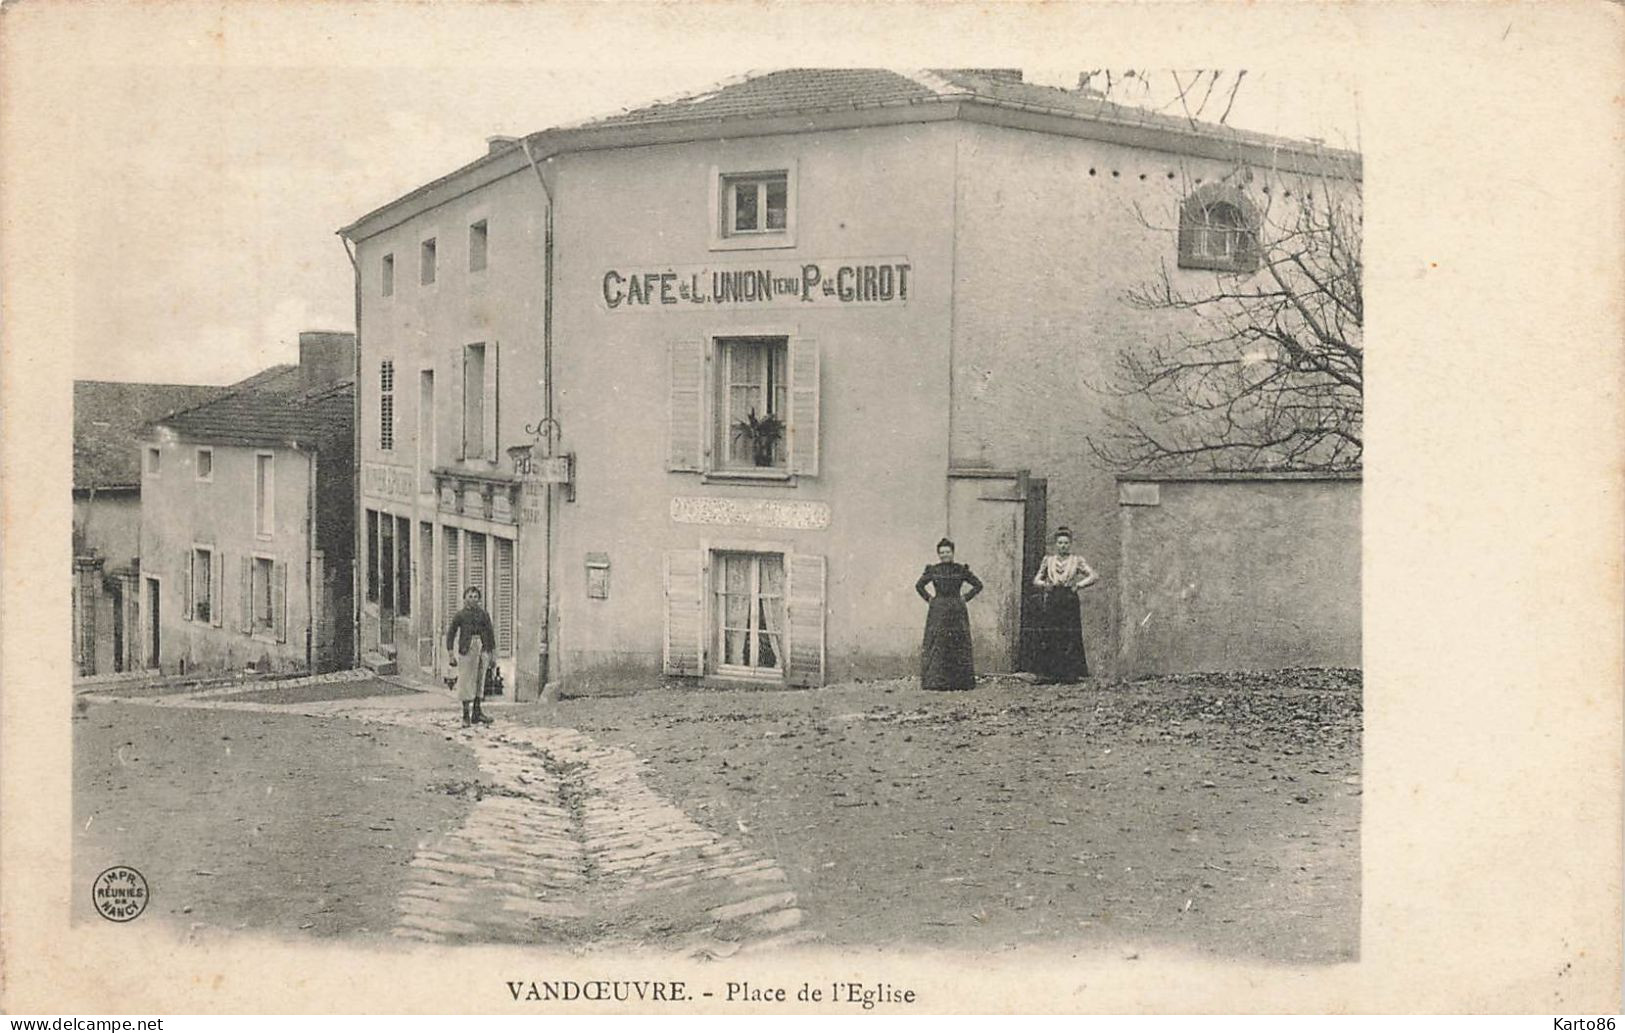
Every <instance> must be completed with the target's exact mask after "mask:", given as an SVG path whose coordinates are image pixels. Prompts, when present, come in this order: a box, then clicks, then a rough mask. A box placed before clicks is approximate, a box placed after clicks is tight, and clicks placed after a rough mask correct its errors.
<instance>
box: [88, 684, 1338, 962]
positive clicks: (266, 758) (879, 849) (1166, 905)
mask: <svg viewBox="0 0 1625 1033" xmlns="http://www.w3.org/2000/svg"><path fill="white" fill-rule="evenodd" d="M402 693H404V694H407V695H411V693H410V692H409V690H403V689H398V688H396V687H394V686H390V685H387V684H385V683H382V682H376V681H367V682H357V683H341V684H334V685H328V686H303V687H300V686H295V687H283V688H264V689H257V688H252V687H248V689H247V691H246V692H245V693H244V694H241V695H235V696H233V699H234V700H236V701H242V700H245V699H252V700H256V701H260V702H269V703H276V702H281V703H291V704H298V703H302V702H305V701H307V700H308V699H315V698H332V699H339V698H349V697H351V696H354V695H358V694H359V695H375V696H376V695H382V696H390V695H395V694H402ZM406 702H408V703H409V702H411V701H409V700H408V701H406ZM80 704H81V705H80V706H79V707H78V708H76V718H75V724H74V728H75V757H74V764H75V800H76V807H75V810H76V818H75V821H76V824H75V836H76V841H75V859H74V868H75V870H74V884H75V886H79V887H85V888H86V892H84V893H81V894H79V895H77V896H76V898H75V905H74V906H75V917H76V918H77V919H79V920H84V921H99V920H100V919H97V918H94V917H91V916H92V911H91V908H90V902H89V895H88V887H89V886H90V885H91V882H92V880H93V879H94V877H95V875H96V873H97V872H99V871H101V870H102V869H104V868H107V867H110V866H112V865H116V864H124V865H132V866H134V867H135V868H137V869H139V870H140V871H141V872H142V873H143V874H144V875H145V876H146V877H147V880H148V882H149V884H150V886H151V888H152V894H153V896H152V904H151V907H150V909H149V914H150V917H148V918H146V919H144V920H153V919H156V920H159V921H169V922H174V923H177V924H178V925H179V926H180V927H181V928H188V929H193V930H200V931H209V930H225V931H229V930H233V929H244V928H252V929H255V930H259V931H266V932H283V933H288V934H294V935H311V936H358V937H362V938H367V937H372V936H381V935H384V934H385V933H387V931H388V930H389V928H390V927H391V925H392V922H393V907H394V902H395V898H396V896H397V894H398V892H399V890H400V889H401V888H402V887H403V886H404V885H405V881H406V880H405V875H406V862H407V861H408V860H409V859H410V858H411V856H412V853H413V850H414V849H415V848H416V847H417V846H418V845H419V844H420V843H424V842H428V841H430V840H432V839H433V838H434V837H436V836H438V835H439V834H441V833H443V832H446V831H449V830H451V829H453V828H456V827H457V826H458V825H460V824H461V823H462V821H463V820H464V819H465V817H466V816H467V814H468V813H469V808H470V807H471V805H472V802H473V801H472V799H470V797H469V796H468V795H459V794H458V793H456V792H454V790H456V789H457V787H459V786H461V787H467V786H469V785H476V784H478V782H479V779H480V773H479V771H478V770H477V768H476V765H475V763H474V760H473V754H472V751H471V750H470V749H469V748H468V746H467V745H466V744H465V740H466V739H467V738H468V737H469V736H471V735H480V734H484V733H481V732H478V731H474V732H467V731H462V730H459V729H456V728H455V722H456V713H455V709H454V708H453V707H452V706H451V704H450V703H449V701H448V703H447V706H446V708H445V728H444V729H443V730H438V731H433V732H424V731H419V730H413V729H411V728H408V727H400V726H390V725H386V724H373V723H367V724H363V723H360V722H356V721H351V720H346V719H344V718H341V717H323V718H315V717H302V716H298V715H295V714H291V713H271V712H260V711H237V710H229V709H218V708H216V709H196V708H191V707H185V706H167V707H154V706H145V705H132V704H111V703H96V702H89V701H86V700H81V701H80ZM492 709H493V711H494V712H495V714H496V716H497V720H498V722H499V723H503V722H522V723H534V724H538V725H550V726H563V727H573V728H577V729H579V730H580V731H582V732H584V733H586V734H587V735H589V736H591V737H592V738H594V739H596V740H598V741H599V742H601V743H603V744H605V745H618V746H624V747H627V748H629V749H631V750H632V751H633V752H634V753H636V754H637V755H638V756H640V757H642V758H644V759H645V760H646V761H647V771H646V778H647V780H648V781H649V783H650V784H651V786H652V788H654V789H655V790H656V791H657V792H658V793H660V794H661V795H663V796H664V797H666V798H667V799H669V800H670V801H672V802H673V803H676V804H677V805H679V806H680V807H682V808H683V809H684V810H685V811H686V812H687V813H688V814H689V815H690V816H691V817H692V818H693V819H694V820H695V821H697V822H699V823H701V824H702V825H705V826H708V827H709V828H711V829H712V830H713V831H715V832H717V833H719V834H721V835H723V836H726V837H728V838H729V839H730V840H733V841H735V842H738V843H740V844H742V845H743V846H744V847H746V848H748V849H750V850H752V851H755V852H758V853H760V854H763V855H766V856H767V857H769V858H772V859H774V860H776V861H777V863H778V864H779V865H781V866H782V868H783V870H784V872H785V873H786V875H787V876H788V878H789V882H790V888H792V889H793V890H794V891H795V893H796V895H797V899H798V906H799V907H800V908H802V909H804V910H805V912H806V915H807V924H808V927H809V928H811V929H814V930H815V931H816V932H817V933H819V934H820V935H821V936H822V938H823V940H824V942H826V943H828V944H831V945H836V946H846V947H851V948H888V947H907V946H932V947H946V948H960V949H969V950H976V951H990V950H993V951H996V950H1000V949H1003V948H1007V947H1016V946H1021V945H1025V944H1035V943H1037V944H1045V945H1055V946H1060V947H1068V946H1071V947H1076V948H1077V949H1093V948H1100V947H1111V948H1120V949H1122V950H1123V951H1124V952H1125V954H1132V953H1133V952H1134V951H1135V950H1137V949H1139V948H1142V947H1143V948H1151V947H1172V948H1177V949H1185V950H1195V951H1197V952H1206V953H1211V954H1213V955H1214V956H1216V957H1219V958H1222V959H1225V960H1239V959H1247V958H1251V959H1256V960H1268V961H1286V962H1333V961H1344V960H1352V959H1354V958H1355V957H1356V956H1357V951H1358V945H1359V912H1360V881H1359V873H1360V854H1359V828H1360V825H1359V822H1360V791H1361V789H1360V777H1359V776H1360V722H1361V689H1360V678H1359V674H1358V672H1341V671H1296V672H1280V673H1274V674H1252V675H1245V674H1244V675H1206V676H1182V677H1176V678H1165V679H1158V680H1152V681H1145V682H1138V683H1134V684H1131V685H1116V686H1085V687H1058V686H1038V685H1032V684H1028V683H1026V682H1022V681H1019V680H1014V679H984V680H983V681H982V682H981V683H980V684H979V685H978V687H977V689H976V690H975V691H972V692H963V693H936V692H923V691H921V690H920V689H919V688H918V687H917V685H916V684H914V683H912V682H909V681H888V682H871V683H861V684H853V685H842V686H831V687H827V688H823V689H817V690H802V691H763V690H736V691H726V690H709V689H693V688H685V689H656V690H650V691H645V692H641V693H638V694H634V695H625V696H619V697H615V698H591V699H586V698H582V699H565V700H562V701H560V702H557V703H549V704H541V705H528V704H527V705H513V706H509V705H497V706H494V707H493V708H492ZM499 729H500V725H499ZM602 932H603V930H601V929H600V933H602Z"/></svg>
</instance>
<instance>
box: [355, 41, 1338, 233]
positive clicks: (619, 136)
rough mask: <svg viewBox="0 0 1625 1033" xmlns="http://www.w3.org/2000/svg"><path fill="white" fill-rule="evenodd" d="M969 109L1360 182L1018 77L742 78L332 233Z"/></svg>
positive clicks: (481, 165)
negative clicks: (693, 158)
mask: <svg viewBox="0 0 1625 1033" xmlns="http://www.w3.org/2000/svg"><path fill="white" fill-rule="evenodd" d="M971 112H979V113H980V114H979V117H980V118H982V119H984V120H989V121H1000V122H1004V123H1006V124H1015V125H1019V127H1020V128H1023V129H1029V130H1035V131H1040V132H1053V133H1062V134H1065V135H1074V134H1076V135H1091V134H1100V138H1102V139H1111V140H1123V139H1128V138H1132V139H1133V141H1134V142H1133V143H1132V144H1131V145H1132V146H1154V147H1158V148H1161V149H1164V150H1170V151H1175V152H1188V153H1191V154H1198V155H1204V156H1206V157H1224V158H1227V159H1228V158H1236V159H1237V160H1246V161H1260V160H1269V161H1272V162H1277V163H1279V164H1280V166H1281V167H1282V168H1285V169H1287V170H1289V171H1304V170H1310V171H1314V172H1316V173H1319V172H1322V171H1329V172H1332V174H1334V175H1339V176H1347V177H1350V178H1355V179H1358V178H1359V177H1360V175H1361V163H1360V157H1359V155H1358V154H1355V153H1353V152H1350V151H1344V150H1339V149H1337V148H1332V147H1327V146H1325V145H1323V144H1321V143H1320V142H1318V141H1304V140H1296V139H1292V138H1290V137H1284V136H1272V135H1270V134H1267V133H1256V132H1250V131H1246V130H1239V129H1232V128H1230V127H1229V126H1225V125H1218V124H1215V123H1211V122H1202V121H1199V120H1195V119H1191V118H1185V117H1182V116H1180V115H1170V114H1164V113H1159V112H1155V111H1150V110H1147V109H1144V108H1137V107H1132V106H1129V105H1125V104H1118V103H1114V102H1112V101H1109V100H1107V99H1106V98H1105V96H1104V95H1102V94H1101V93H1100V92H1099V91H1096V90H1089V89H1063V88H1061V87H1058V86H1045V85H1038V84H1034V83H1026V82H1022V81H1021V75H1020V73H1019V72H1018V71H1016V70H1015V69H994V68H970V69H966V68H960V69H938V70H925V71H893V70H889V69H883V68H787V69H780V70H777V71H769V72H762V73H752V74H748V75H743V76H739V77H736V78H734V79H730V80H726V81H724V82H721V83H718V84H717V85H715V86H713V87H711V88H709V89H705V90H701V91H699V92H695V93H689V94H686V95H684V96H680V97H674V98H670V99H667V100H661V101H656V102H654V103H651V104H647V105H643V106H641V107H637V108H632V109H629V110H625V111H620V112H617V113H615V114H611V115H606V116H604V117H601V118H595V119H590V120H587V121H584V122H577V123H573V124H569V125H562V126H555V127H552V128H549V129H545V130H542V131H541V132H537V133H531V134H529V135H527V136H526V137H525V138H524V139H523V140H520V139H518V138H511V137H493V138H492V140H491V146H490V149H489V150H488V151H487V153H486V154H483V155H481V156H480V157H478V158H476V159H475V160H474V161H472V162H469V163H468V164H466V165H464V166H462V167H461V168H458V169H455V170H453V171H451V172H448V173H447V174H446V175H444V176H441V177H439V178H438V179H435V180H431V181H430V182H428V183H425V184H423V185H421V186H419V187H417V188H416V189H414V190H411V191H409V192H408V193H406V194H403V195H402V196H400V197H398V198H396V199H395V200H393V201H390V202H389V203H387V204H384V205H382V206H381V207H379V208H376V209H374V210H372V211H370V212H368V213H367V214H365V215H363V216H361V217H360V218H359V219H357V220H355V221H354V222H352V223H351V224H349V225H348V226H345V227H344V228H342V229H341V230H340V231H339V232H340V233H342V234H344V235H345V236H347V237H349V238H350V239H352V240H360V239H365V238H366V237H368V236H371V235H372V234H374V233H377V232H380V231H381V230H383V229H387V228H388V227H389V226H392V225H396V224H397V223H398V222H399V221H400V220H401V219H404V218H408V217H410V213H411V212H414V211H419V210H422V209H424V208H428V207H433V206H434V205H436V204H440V203H443V202H444V201H445V200H447V199H449V198H450V197H454V196H457V195H458V194H459V193H460V192H461V191H462V189H464V188H465V187H466V183H467V178H466V177H469V176H470V175H471V174H472V175H473V176H475V177H481V176H484V177H488V178H487V179H486V181H489V179H490V178H496V177H497V176H500V175H504V174H506V173H507V172H511V171H515V170H516V169H517V168H522V167H523V163H524V162H526V161H528V160H531V159H536V160H541V159H545V158H547V157H550V156H552V155H554V154H563V153H570V152H574V151H589V150H595V149H599V148H607V147H624V146H637V145H639V144H642V143H669V142H673V141H675V140H681V139H703V138H713V137H724V136H727V135H729V132H730V131H731V129H732V127H733V125H734V124H736V123H737V124H739V126H740V129H741V131H744V130H745V129H746V127H747V126H748V125H749V124H750V123H753V122H759V123H762V124H767V123H773V122H776V123H777V124H776V125H775V126H774V128H773V131H774V132H797V131H813V130H817V129H821V128H829V127H831V126H835V127H840V128H848V127H851V126H854V125H869V124H879V123H881V122H890V121H909V120H912V119H915V118H918V119H919V120H921V121H926V120H932V119H936V118H944V117H965V116H966V115H967V114H969V113H971ZM1069 123H1070V125H1069ZM391 220H393V221H391Z"/></svg>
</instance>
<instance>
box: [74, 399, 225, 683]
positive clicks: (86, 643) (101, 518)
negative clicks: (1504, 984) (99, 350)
mask: <svg viewBox="0 0 1625 1033" xmlns="http://www.w3.org/2000/svg"><path fill="white" fill-rule="evenodd" d="M224 390H226V389H225V388H223V387H218V386H215V387H210V386H205V385H201V384H129V383H120V382H116V381H109V380H76V381H74V384H73V569H74V577H73V658H74V670H75V672H76V673H77V674H78V675H80V676H87V675H94V674H112V673H116V672H120V671H131V670H137V669H139V668H140V666H141V655H140V642H139V628H140V624H139V616H138V613H139V611H138V609H137V602H138V599H137V596H138V594H139V593H138V588H139V578H140V562H139V555H140V551H141V457H140V455H139V454H138V453H137V452H136V451H135V450H134V449H133V448H131V447H130V443H131V442H132V441H134V440H135V439H136V438H137V437H138V436H139V435H140V434H141V431H142V429H143V428H144V427H145V426H146V424H148V423H150V422H151V421H153V420H155V419H158V418H159V417H161V416H163V415H164V414H165V413H168V412H171V411H173V410H175V409H184V408H187V407H188V406H192V405H196V404H198V403H200V402H203V401H207V400H208V399H210V398H213V397H215V396H216V395H219V394H220V393H221V392H222V391H224Z"/></svg>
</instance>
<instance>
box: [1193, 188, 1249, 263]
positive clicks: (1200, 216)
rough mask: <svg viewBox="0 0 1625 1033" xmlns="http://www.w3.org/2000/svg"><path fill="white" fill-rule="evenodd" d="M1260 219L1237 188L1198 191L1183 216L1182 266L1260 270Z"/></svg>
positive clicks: (1202, 189)
mask: <svg viewBox="0 0 1625 1033" xmlns="http://www.w3.org/2000/svg"><path fill="white" fill-rule="evenodd" d="M1257 225H1258V219H1257V215H1256V212H1255V210H1254V208H1253V206H1252V204H1251V203H1250V202H1249V201H1248V200H1247V198H1246V196H1245V195H1244V194H1242V192H1241V191H1240V190H1238V189H1236V188H1234V187H1225V186H1210V187H1203V188H1201V189H1198V190H1197V191H1196V192H1195V193H1194V194H1192V195H1191V196H1190V197H1189V198H1187V199H1186V200H1185V203H1184V205H1183V206H1182V208H1181V210H1180V216H1179V264H1180V266H1181V267H1182V268H1186V269H1215V270H1219V271H1222V272H1252V271H1253V270H1255V269H1257V268H1258V240H1257V235H1256V232H1257V231H1256V227H1257Z"/></svg>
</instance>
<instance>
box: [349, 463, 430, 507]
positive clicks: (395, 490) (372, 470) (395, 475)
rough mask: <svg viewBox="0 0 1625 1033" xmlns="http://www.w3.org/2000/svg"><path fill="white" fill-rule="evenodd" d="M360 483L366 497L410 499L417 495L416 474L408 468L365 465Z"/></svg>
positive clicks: (373, 464)
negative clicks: (378, 496)
mask: <svg viewBox="0 0 1625 1033" xmlns="http://www.w3.org/2000/svg"><path fill="white" fill-rule="evenodd" d="M361 483H362V485H363V486H364V490H365V491H366V493H367V494H368V495H383V496H387V497H389V498H397V499H410V498H412V497H414V496H415V495H417V492H418V478H417V474H416V473H415V472H414V471H413V470H411V469H410V468H409V467H405V466H387V465H385V464H383V463H367V464H366V465H365V466H363V467H362V471H361Z"/></svg>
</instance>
